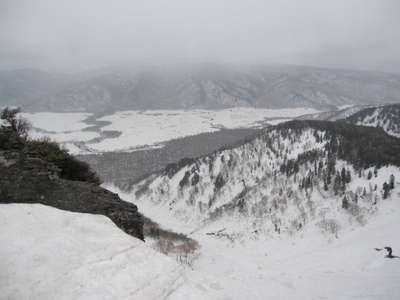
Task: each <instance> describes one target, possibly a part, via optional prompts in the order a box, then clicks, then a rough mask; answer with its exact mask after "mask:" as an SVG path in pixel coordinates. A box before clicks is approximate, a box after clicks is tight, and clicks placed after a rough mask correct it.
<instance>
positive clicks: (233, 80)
mask: <svg viewBox="0 0 400 300" xmlns="http://www.w3.org/2000/svg"><path fill="white" fill-rule="evenodd" d="M399 99H400V75H395V74H388V73H380V72H372V71H350V70H340V69H326V68H316V67H305V66H285V65H281V66H278V65H276V66H237V65H185V66H179V67H174V68H172V67H170V66H153V67H149V66H148V67H135V68H133V67H132V68H107V69H101V70H97V71H92V72H83V73H76V74H70V73H69V74H66V73H51V72H44V71H39V70H34V69H23V70H13V71H2V72H0V106H7V105H16V106H21V107H22V109H23V110H24V111H54V112H109V111H117V110H146V109H221V108H230V107H239V106H241V107H243V106H244V107H262V108H289V107H290V108H293V107H310V108H315V109H319V110H332V109H335V108H336V107H338V106H342V105H346V104H382V103H395V102H399Z"/></svg>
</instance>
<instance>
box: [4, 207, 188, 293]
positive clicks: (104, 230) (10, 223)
mask: <svg viewBox="0 0 400 300" xmlns="http://www.w3.org/2000/svg"><path fill="white" fill-rule="evenodd" d="M0 256H1V260H0V291H1V292H0V299H19V300H24V299H31V300H34V299H38V300H39V299H40V300H45V299H49V300H50V299H51V300H53V299H68V300H70V299H85V300H87V299H96V300H97V299H154V300H156V299H164V298H165V297H166V296H168V295H169V294H170V293H171V292H172V291H173V290H174V289H175V288H177V287H178V286H179V285H180V284H181V283H182V281H183V277H182V275H183V273H182V272H183V268H182V267H181V266H179V265H178V264H177V263H176V262H174V261H173V260H171V259H170V258H168V257H167V256H164V255H162V254H160V253H157V252H156V251H154V250H152V249H151V248H150V247H148V246H146V245H145V243H143V242H142V241H140V240H138V239H135V238H133V237H131V236H129V235H127V234H125V233H123V232H122V231H121V230H119V229H118V228H117V227H116V226H115V225H114V224H113V223H112V222H111V220H109V219H107V218H106V217H103V216H99V215H88V214H79V213H71V212H66V211H61V210H58V209H55V208H51V207H48V206H43V205H39V204H1V205H0Z"/></svg>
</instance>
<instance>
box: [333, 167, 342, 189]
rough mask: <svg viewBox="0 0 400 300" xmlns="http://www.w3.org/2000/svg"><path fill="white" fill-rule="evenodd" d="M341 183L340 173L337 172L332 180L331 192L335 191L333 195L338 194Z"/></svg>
mask: <svg viewBox="0 0 400 300" xmlns="http://www.w3.org/2000/svg"><path fill="white" fill-rule="evenodd" d="M341 185H342V181H341V179H340V175H339V172H338V173H337V174H336V176H335V180H334V182H333V192H334V193H335V195H337V194H339V190H340V188H341Z"/></svg>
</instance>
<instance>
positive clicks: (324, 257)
mask: <svg viewBox="0 0 400 300" xmlns="http://www.w3.org/2000/svg"><path fill="white" fill-rule="evenodd" d="M382 171H383V170H382ZM389 171H390V170H389ZM114 191H115V188H114ZM120 196H122V197H123V198H125V199H126V200H132V195H129V194H123V193H120ZM153 208H155V207H154V206H153ZM145 213H150V207H148V208H146V209H145ZM153 215H155V216H157V221H158V222H159V223H160V224H161V225H166V226H167V227H168V228H171V229H174V230H177V231H184V232H187V230H186V228H187V226H186V225H187V224H182V223H181V222H180V221H179V220H178V219H176V218H172V217H171V215H170V214H169V213H168V212H167V211H166V210H165V208H164V212H163V211H162V209H159V210H158V211H157V212H153ZM399 220H400V194H399V189H396V193H393V194H392V196H391V197H390V198H389V199H388V200H385V201H383V202H382V203H380V206H379V210H378V212H377V213H376V215H374V216H373V217H372V218H371V219H370V220H369V221H368V222H367V223H366V224H365V225H364V226H360V225H359V224H354V226H349V227H346V228H342V230H341V232H340V235H339V237H334V236H332V235H324V234H321V231H320V230H319V229H318V228H317V227H312V226H309V227H307V228H306V229H305V230H304V231H303V232H302V233H301V234H299V235H295V236H288V235H281V236H275V237H273V238H271V237H268V238H266V237H262V236H260V235H258V236H257V235H252V234H251V233H249V236H250V238H248V239H246V240H244V241H236V242H231V241H229V240H228V239H224V238H220V239H219V238H216V237H215V236H210V235H208V234H207V233H208V232H209V231H211V228H209V227H207V226H206V227H204V228H201V229H200V230H198V231H195V232H193V234H192V235H190V236H191V237H192V238H194V239H196V240H197V241H198V242H199V243H200V246H201V254H200V256H199V258H198V259H197V260H196V261H195V262H194V264H193V269H187V270H186V281H185V283H184V284H183V285H182V286H181V287H180V288H179V289H177V290H176V291H175V292H174V293H172V294H171V296H170V297H169V298H168V299H171V300H186V299H196V300H197V299H333V300H340V299H343V300H345V299H346V300H347V299H375V300H385V299H386V300H392V299H399V297H400V259H397V258H395V259H389V258H385V255H386V252H385V251H384V250H382V251H376V250H375V249H374V248H383V247H385V246H391V247H392V248H393V249H394V254H398V255H400V240H399V239H398V230H397V228H398V224H399ZM217 227H218V226H217ZM212 228H215V224H214V225H213V226H212ZM219 228H220V229H222V228H224V224H223V222H222V223H220V224H219ZM188 233H189V232H188ZM251 236H253V238H251Z"/></svg>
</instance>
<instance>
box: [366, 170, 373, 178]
mask: <svg viewBox="0 0 400 300" xmlns="http://www.w3.org/2000/svg"><path fill="white" fill-rule="evenodd" d="M371 178H372V172H371V170H369V171H368V176H367V179H368V180H371Z"/></svg>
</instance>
